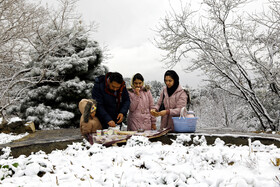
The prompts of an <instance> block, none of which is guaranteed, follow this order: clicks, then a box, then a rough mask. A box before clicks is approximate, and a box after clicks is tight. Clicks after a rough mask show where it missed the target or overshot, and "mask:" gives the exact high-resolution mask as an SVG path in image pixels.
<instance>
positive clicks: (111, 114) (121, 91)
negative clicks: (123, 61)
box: [92, 72, 130, 129]
mask: <svg viewBox="0 0 280 187" xmlns="http://www.w3.org/2000/svg"><path fill="white" fill-rule="evenodd" d="M92 98H93V99H95V100H96V101H97V111H96V116H97V117H98V119H99V120H100V122H101V124H102V128H103V129H107V128H108V127H115V126H116V125H120V124H121V123H122V121H123V119H124V116H126V114H127V111H128V109H129V105H130V100H129V95H128V92H127V89H126V87H125V82H124V81H123V77H122V75H121V74H120V73H118V72H109V73H107V74H106V75H101V76H99V77H97V78H96V79H95V83H94V87H93V89H92Z"/></svg>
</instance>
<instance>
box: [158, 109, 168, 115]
mask: <svg viewBox="0 0 280 187" xmlns="http://www.w3.org/2000/svg"><path fill="white" fill-rule="evenodd" d="M157 113H158V115H159V116H165V115H166V113H167V111H166V110H162V111H160V112H157Z"/></svg>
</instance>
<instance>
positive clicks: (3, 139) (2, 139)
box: [0, 132, 29, 144]
mask: <svg viewBox="0 0 280 187" xmlns="http://www.w3.org/2000/svg"><path fill="white" fill-rule="evenodd" d="M28 134H29V133H28V132H26V133H22V134H13V133H10V134H6V133H0V144H5V143H9V142H12V141H14V140H18V139H20V138H23V137H24V136H27V135H28Z"/></svg>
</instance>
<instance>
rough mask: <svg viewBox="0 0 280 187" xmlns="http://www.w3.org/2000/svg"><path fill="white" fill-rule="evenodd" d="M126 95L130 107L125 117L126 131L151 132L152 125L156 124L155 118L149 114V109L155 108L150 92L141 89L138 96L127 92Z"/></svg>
mask: <svg viewBox="0 0 280 187" xmlns="http://www.w3.org/2000/svg"><path fill="white" fill-rule="evenodd" d="M128 93H129V97H130V107H129V113H128V117H127V130H130V131H137V130H138V129H145V130H151V127H152V124H156V118H155V117H153V116H152V115H151V113H150V111H151V109H154V108H155V106H154V100H153V96H152V94H151V92H150V90H147V89H146V88H142V89H141V90H140V95H139V96H138V95H136V94H135V93H134V92H131V91H128Z"/></svg>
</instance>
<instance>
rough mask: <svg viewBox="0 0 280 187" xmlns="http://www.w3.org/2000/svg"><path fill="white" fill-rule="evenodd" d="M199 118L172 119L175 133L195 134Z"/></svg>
mask: <svg viewBox="0 0 280 187" xmlns="http://www.w3.org/2000/svg"><path fill="white" fill-rule="evenodd" d="M197 119H198V118H197V117H192V118H186V117H172V120H173V123H174V131H175V132H195V130H196V122H197Z"/></svg>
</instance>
